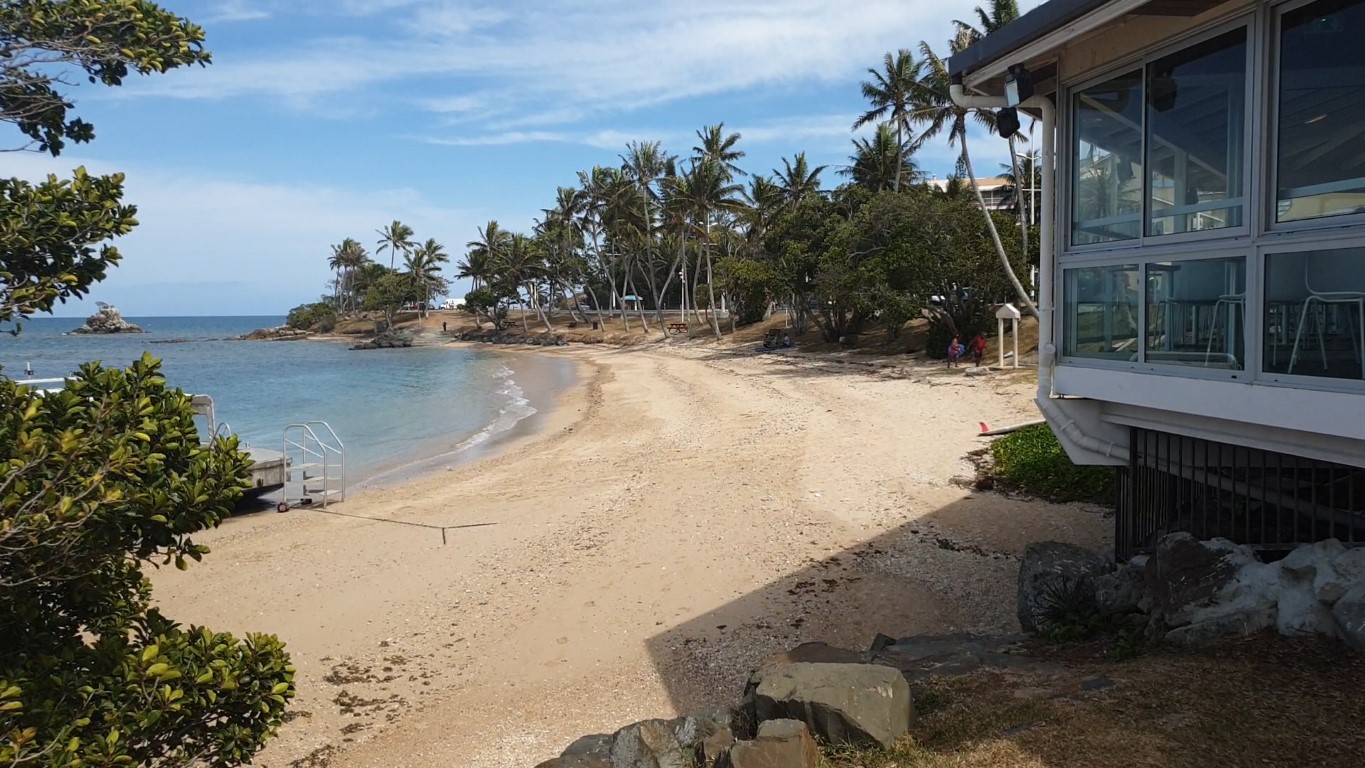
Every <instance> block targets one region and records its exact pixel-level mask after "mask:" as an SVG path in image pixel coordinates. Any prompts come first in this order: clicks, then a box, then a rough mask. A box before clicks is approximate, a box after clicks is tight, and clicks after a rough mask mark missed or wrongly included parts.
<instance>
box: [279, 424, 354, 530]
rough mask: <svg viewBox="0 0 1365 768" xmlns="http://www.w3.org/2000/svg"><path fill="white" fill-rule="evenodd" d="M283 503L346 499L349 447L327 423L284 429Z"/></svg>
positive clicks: (325, 504)
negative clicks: (347, 452)
mask: <svg viewBox="0 0 1365 768" xmlns="http://www.w3.org/2000/svg"><path fill="white" fill-rule="evenodd" d="M284 458H285V481H284V499H285V500H284V501H282V502H280V506H281V507H282V508H284V509H288V504H289V501H290V500H297V501H298V502H299V503H301V504H312V503H314V502H319V503H321V505H322V506H324V507H325V506H327V504H328V503H329V502H333V501H342V500H344V499H345V498H346V446H345V445H344V444H342V442H341V439H340V438H338V437H337V433H336V432H334V431H333V430H332V427H331V425H329V424H328V423H327V422H325V421H308V422H304V423H301V424H290V425H289V426H287V427H285V428H284Z"/></svg>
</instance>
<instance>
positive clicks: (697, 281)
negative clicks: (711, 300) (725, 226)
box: [692, 243, 706, 325]
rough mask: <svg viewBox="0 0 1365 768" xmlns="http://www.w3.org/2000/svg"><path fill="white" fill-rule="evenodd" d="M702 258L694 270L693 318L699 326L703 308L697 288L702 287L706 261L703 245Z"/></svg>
mask: <svg viewBox="0 0 1365 768" xmlns="http://www.w3.org/2000/svg"><path fill="white" fill-rule="evenodd" d="M701 248H702V257H701V258H699V259H697V265H696V267H695V268H693V270H692V318H693V319H695V320H696V321H697V325H701V324H702V319H701V308H700V307H698V306H697V286H699V285H701V268H702V265H703V264H704V263H705V261H706V244H705V243H702V246H701Z"/></svg>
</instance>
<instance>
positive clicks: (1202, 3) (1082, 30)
mask: <svg viewBox="0 0 1365 768" xmlns="http://www.w3.org/2000/svg"><path fill="white" fill-rule="evenodd" d="M1220 2H1222V0H1049V2H1045V3H1043V4H1042V5H1040V6H1038V7H1037V8H1034V9H1033V10H1031V11H1029V12H1028V13H1026V14H1024V15H1023V16H1020V17H1019V18H1018V19H1016V20H1014V21H1013V22H1011V23H1009V24H1007V25H1006V26H1004V27H1003V28H1001V29H999V30H997V31H996V32H993V33H991V34H990V35H987V36H986V37H984V38H982V39H981V40H979V41H977V42H976V43H975V44H973V45H971V46H968V47H967V48H965V49H963V50H962V51H961V52H959V53H956V54H954V55H953V56H952V57H951V58H950V59H949V60H948V73H949V74H950V75H951V76H952V77H953V79H954V80H955V81H960V82H962V83H963V84H965V85H966V86H968V87H969V88H974V87H976V86H979V85H981V84H982V83H985V82H987V81H989V80H992V79H994V78H998V77H1001V76H1002V75H1004V74H1005V72H1006V71H1007V70H1008V69H1009V68H1010V67H1011V66H1012V65H1014V64H1025V65H1029V68H1030V69H1034V70H1035V71H1036V70H1037V69H1039V68H1040V67H1041V65H1042V64H1043V63H1045V62H1050V61H1051V60H1053V59H1055V58H1056V54H1057V51H1058V50H1059V49H1061V48H1062V47H1063V46H1065V45H1066V44H1067V43H1069V42H1071V41H1072V40H1075V39H1077V38H1080V37H1082V36H1083V35H1086V34H1089V33H1090V32H1093V31H1095V30H1097V29H1099V28H1101V27H1103V26H1105V25H1107V24H1111V23H1113V22H1115V21H1117V20H1119V19H1122V18H1123V17H1124V16H1128V15H1130V14H1135V13H1136V14H1141V15H1150V16H1195V15H1198V14H1199V13H1202V12H1204V11H1206V10H1208V9H1209V8H1211V7H1213V6H1216V5H1218V4H1219V3H1220Z"/></svg>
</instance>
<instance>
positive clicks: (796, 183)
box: [773, 152, 829, 205]
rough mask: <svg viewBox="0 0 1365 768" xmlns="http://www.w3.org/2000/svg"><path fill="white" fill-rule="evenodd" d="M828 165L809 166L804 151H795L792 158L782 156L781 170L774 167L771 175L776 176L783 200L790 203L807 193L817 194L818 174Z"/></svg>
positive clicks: (818, 190)
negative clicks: (794, 155)
mask: <svg viewBox="0 0 1365 768" xmlns="http://www.w3.org/2000/svg"><path fill="white" fill-rule="evenodd" d="M828 167H829V166H825V165H820V166H816V167H815V168H811V167H810V162H809V161H807V160H806V153H805V152H797V153H796V157H795V158H793V159H792V160H788V159H786V158H785V157H784V158H782V170H780V171H779V170H777V169H776V168H774V169H773V175H775V176H776V177H777V181H776V183H777V186H778V188H780V189H781V190H782V199H783V202H785V203H787V204H788V205H791V204H794V203H796V202H797V201H799V200H801V199H802V198H804V197H806V196H807V195H814V194H818V193H819V192H820V174H821V173H823V172H824V170H825V169H826V168H828Z"/></svg>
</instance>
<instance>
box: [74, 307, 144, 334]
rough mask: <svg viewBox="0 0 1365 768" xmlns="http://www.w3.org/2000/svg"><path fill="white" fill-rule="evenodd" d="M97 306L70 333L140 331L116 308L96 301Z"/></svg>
mask: <svg viewBox="0 0 1365 768" xmlns="http://www.w3.org/2000/svg"><path fill="white" fill-rule="evenodd" d="M96 306H98V307H99V309H98V310H96V312H95V314H93V315H91V316H90V317H88V318H86V320H85V325H82V326H81V327H80V328H77V329H76V330H74V331H72V333H142V332H143V331H142V329H141V328H139V327H137V326H136V325H133V324H132V323H130V322H128V321H127V320H124V319H123V315H121V314H119V311H118V310H117V309H114V308H113V307H111V306H109V305H108V304H105V303H104V302H96Z"/></svg>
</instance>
